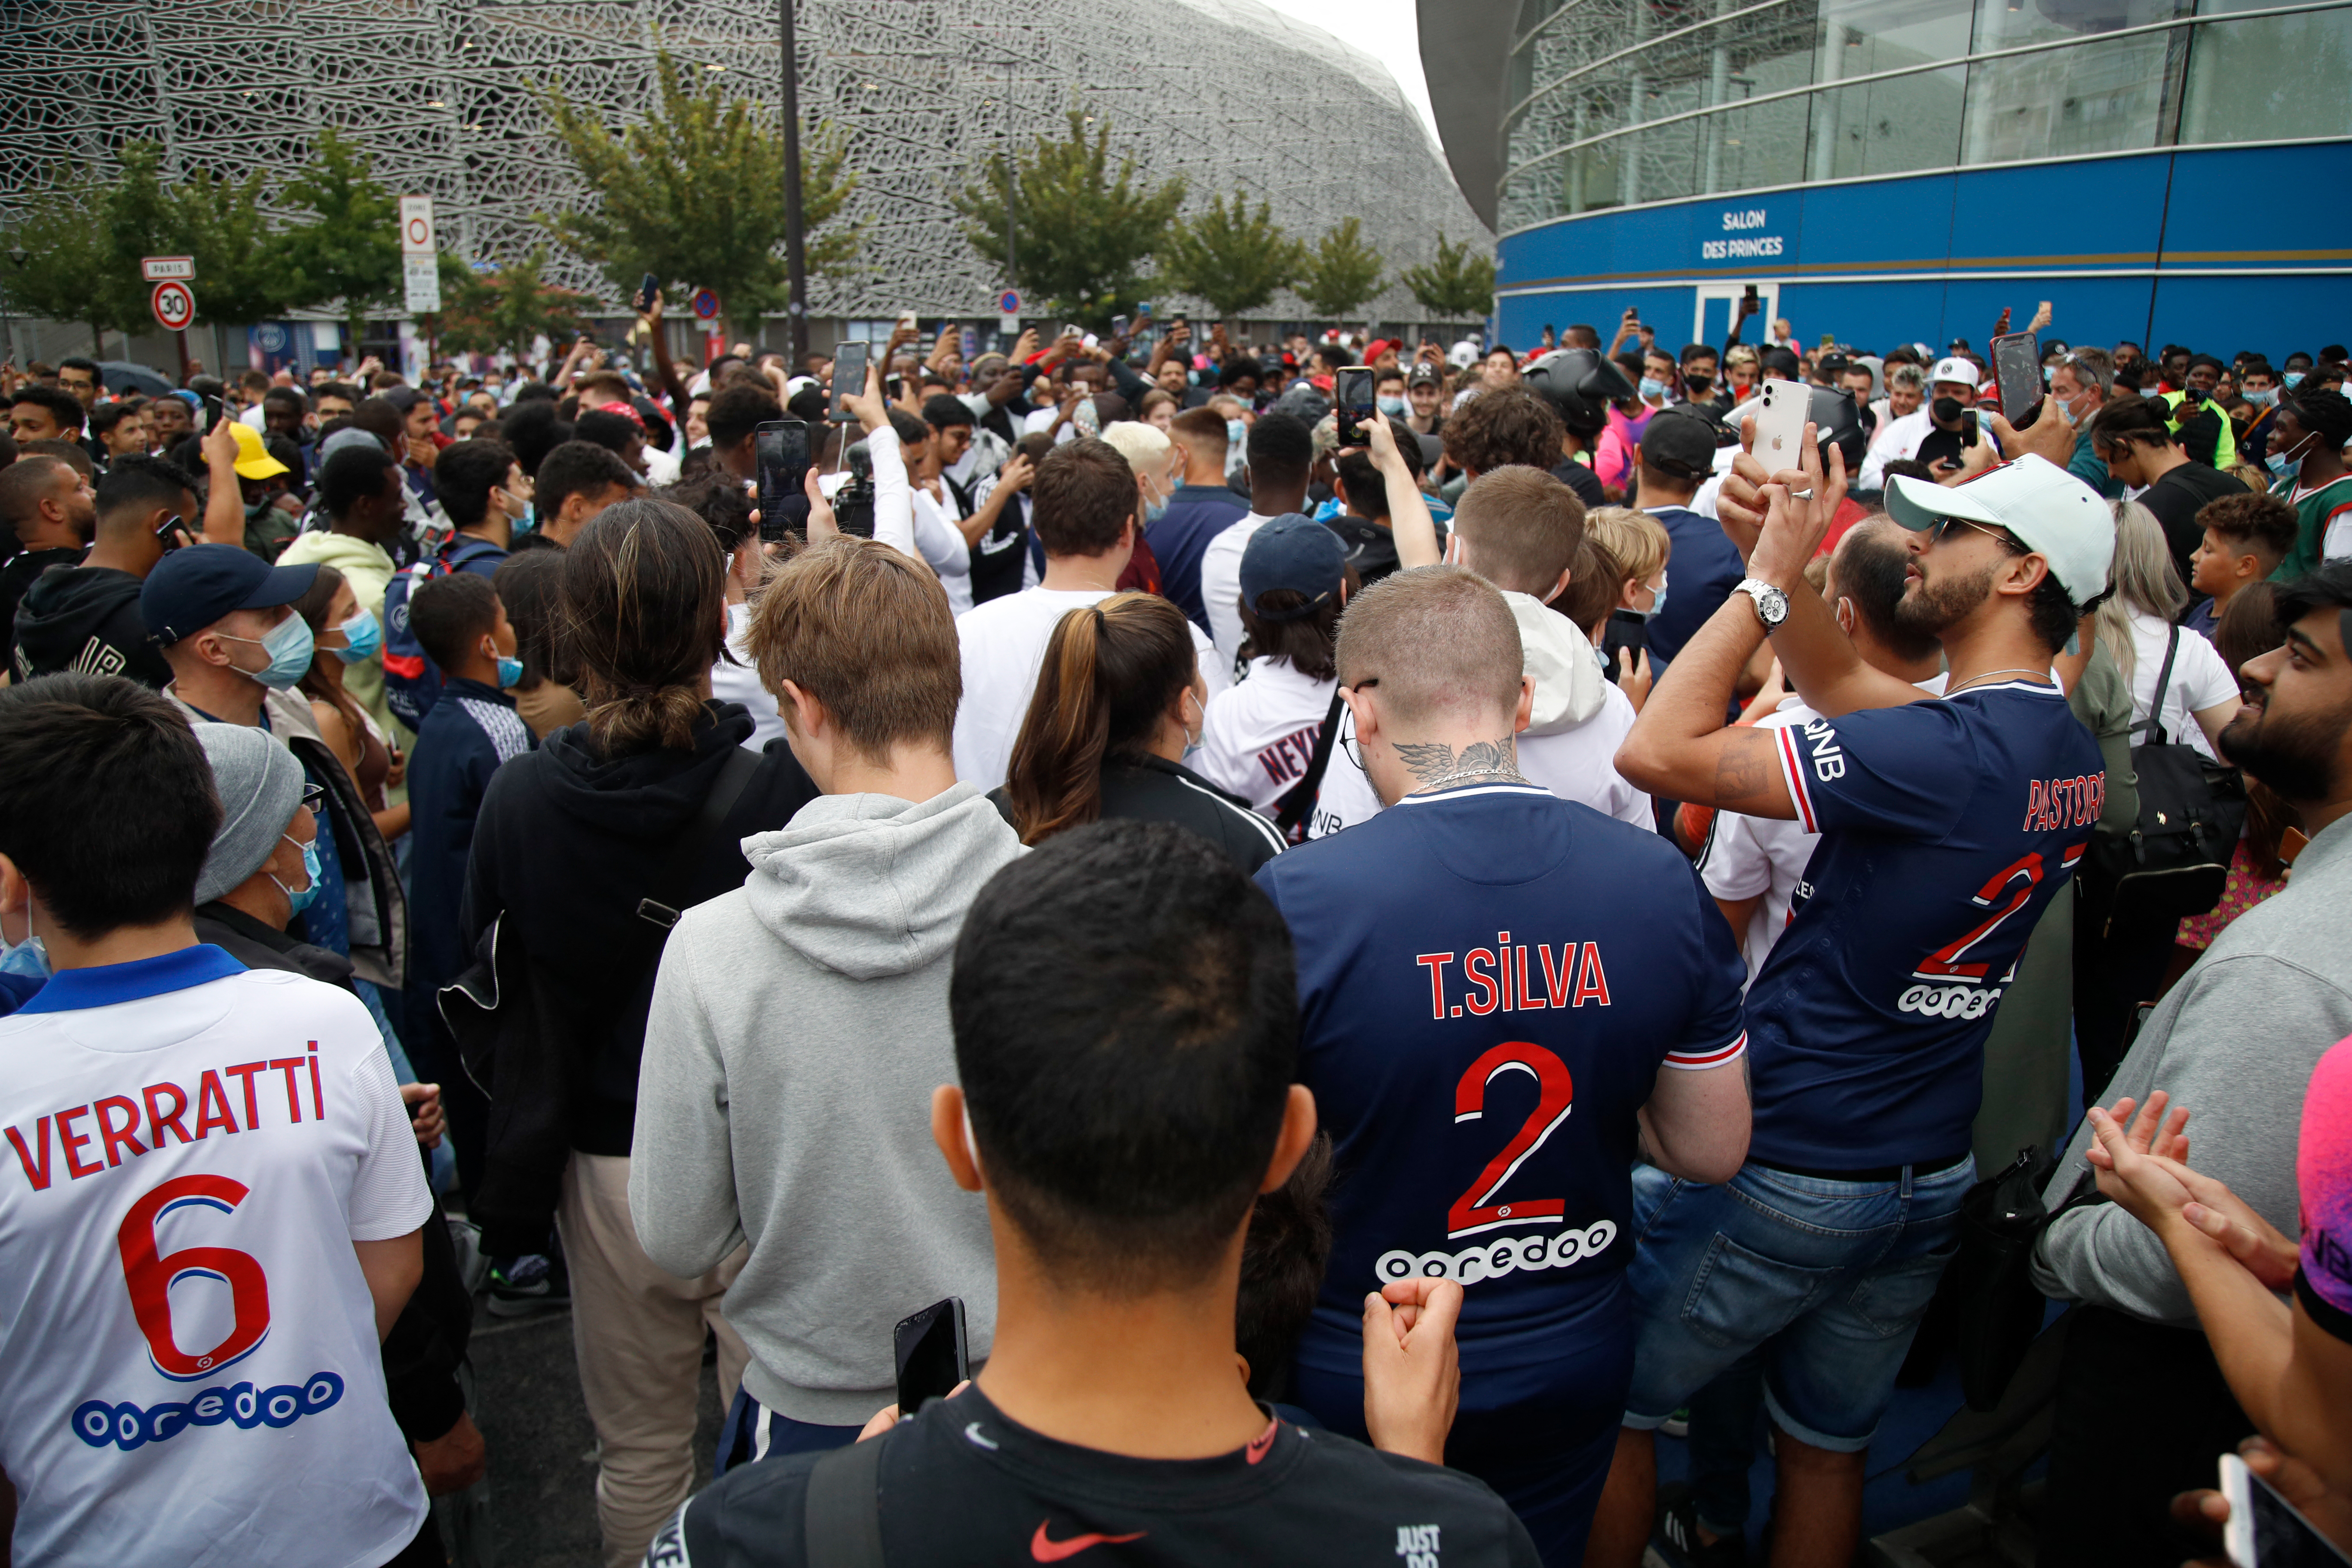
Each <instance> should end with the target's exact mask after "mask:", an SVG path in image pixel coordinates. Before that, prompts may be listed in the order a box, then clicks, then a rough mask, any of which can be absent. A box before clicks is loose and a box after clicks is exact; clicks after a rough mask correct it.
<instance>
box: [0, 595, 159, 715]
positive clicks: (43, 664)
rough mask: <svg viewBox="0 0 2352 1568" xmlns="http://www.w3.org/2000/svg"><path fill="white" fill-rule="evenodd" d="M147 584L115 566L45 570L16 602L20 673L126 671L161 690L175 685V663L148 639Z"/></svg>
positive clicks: (15, 657)
mask: <svg viewBox="0 0 2352 1568" xmlns="http://www.w3.org/2000/svg"><path fill="white" fill-rule="evenodd" d="M141 587H142V584H141V582H140V580H139V579H138V578H136V577H133V576H132V575H131V574H130V573H128V572H118V571H116V570H115V569H114V568H113V567H111V566H77V567H75V568H74V569H73V570H71V571H69V572H47V573H44V574H42V575H41V576H40V577H38V578H37V579H36V580H35V581H34V584H33V585H32V586H31V587H30V588H28V589H26V591H25V597H24V600H23V602H22V603H20V604H19V605H17V606H16V649H15V652H14V655H13V663H14V668H15V669H16V679H18V680H29V679H32V678H33V677H35V676H37V675H55V674H57V673H58V671H59V670H62V669H73V670H79V671H81V672H82V673H83V674H85V675H126V676H129V677H130V678H131V679H133V680H135V681H137V682H139V684H140V685H142V686H145V687H150V688H152V689H155V690H157V691H161V690H163V688H165V687H166V686H169V685H171V684H172V667H171V666H170V665H168V664H166V663H164V662H163V654H162V653H161V652H160V651H159V650H158V649H157V648H156V647H155V645H154V644H153V643H152V642H150V641H148V640H147V623H146V621H145V620H143V619H142V618H141V616H140V614H139V590H140V588H141Z"/></svg>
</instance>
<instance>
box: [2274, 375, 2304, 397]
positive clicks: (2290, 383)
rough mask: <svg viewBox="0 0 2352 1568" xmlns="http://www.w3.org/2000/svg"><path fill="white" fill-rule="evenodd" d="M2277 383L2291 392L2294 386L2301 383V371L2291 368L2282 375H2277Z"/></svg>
mask: <svg viewBox="0 0 2352 1568" xmlns="http://www.w3.org/2000/svg"><path fill="white" fill-rule="evenodd" d="M2279 384H2280V385H2281V386H2283V387H2284V388H2286V389H2287V390H2288V391H2289V392H2293V391H2294V389H2295V388H2296V387H2298V386H2301V385H2302V384H2303V372H2301V371H2299V370H2291V371H2289V372H2287V373H2286V374H2284V375H2283V376H2281V377H2279Z"/></svg>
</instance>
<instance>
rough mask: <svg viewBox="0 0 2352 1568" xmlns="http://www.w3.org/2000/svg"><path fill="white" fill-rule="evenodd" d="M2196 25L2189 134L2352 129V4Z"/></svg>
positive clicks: (2248, 137) (2185, 135)
mask: <svg viewBox="0 0 2352 1568" xmlns="http://www.w3.org/2000/svg"><path fill="white" fill-rule="evenodd" d="M2218 8H2219V7H2217V6H2213V5H2205V6H2202V7H2200V10H2208V11H2210V10H2214V9H2218ZM2230 8H2231V9H2238V8H2239V7H2238V6H2236V5H2232V6H2231V7H2230ZM2189 33H2190V37H2189V85H2188V90H2187V92H2186V94H2185V95H2184V98H2183V101H2182V107H2181V113H2180V140H2181V141H2183V142H2258V141H2268V140H2272V139H2275V138H2281V137H2299V136H2344V135H2352V94H2347V92H2346V90H2345V82H2346V81H2347V79H2352V11H2308V12H2305V13H2303V14H2301V15H2299V16H2259V17H2255V18H2253V19H2252V20H2249V21H2243V22H2210V23H2207V24H2205V25H2204V26H2199V27H2195V28H2192V29H2189Z"/></svg>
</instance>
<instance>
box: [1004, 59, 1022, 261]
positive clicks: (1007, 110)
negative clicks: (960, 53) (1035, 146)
mask: <svg viewBox="0 0 2352 1568" xmlns="http://www.w3.org/2000/svg"><path fill="white" fill-rule="evenodd" d="M1019 123H1020V121H1019V120H1018V119H1017V118H1016V117H1015V116H1014V114H1013V62H1012V61H1011V60H1007V61H1005V62H1004V286H1005V287H1006V288H1008V289H1018V288H1020V287H1021V282H1020V279H1018V277H1016V276H1015V274H1016V272H1017V270H1018V258H1017V257H1016V256H1015V255H1014V252H1013V209H1014V208H1015V207H1016V206H1017V205H1019V204H1020V200H1021V165H1020V160H1019V159H1017V158H1015V157H1014V156H1013V127H1014V126H1016V125H1018V124H1019Z"/></svg>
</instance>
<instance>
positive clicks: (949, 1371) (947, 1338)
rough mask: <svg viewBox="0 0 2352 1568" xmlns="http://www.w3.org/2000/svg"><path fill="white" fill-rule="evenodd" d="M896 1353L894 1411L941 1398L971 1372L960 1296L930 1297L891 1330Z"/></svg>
mask: <svg viewBox="0 0 2352 1568" xmlns="http://www.w3.org/2000/svg"><path fill="white" fill-rule="evenodd" d="M890 1337H891V1341H892V1343H893V1348H894V1349H896V1351H897V1352H898V1414H899V1415H913V1414H914V1413H915V1412H916V1411H918V1410H920V1409H921V1408H922V1407H923V1401H925V1400H926V1399H944V1398H946V1397H947V1395H948V1393H949V1391H950V1390H951V1389H953V1388H954V1387H955V1385H956V1384H959V1383H961V1382H963V1381H964V1380H965V1379H966V1378H968V1377H970V1376H971V1354H970V1352H969V1351H968V1349H967V1347H966V1345H965V1343H964V1333H963V1298H961V1296H950V1297H948V1298H947V1299H946V1300H942V1301H934V1302H932V1303H931V1304H930V1305H929V1306H928V1307H926V1308H924V1309H923V1310H921V1311H919V1312H918V1313H916V1314H915V1315H914V1316H913V1317H911V1318H901V1319H900V1320H899V1321H898V1328H897V1329H895V1330H893V1331H892V1332H891V1336H890Z"/></svg>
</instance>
